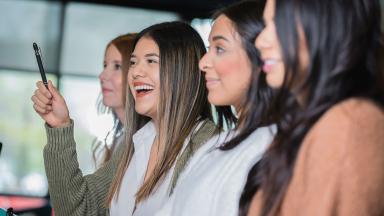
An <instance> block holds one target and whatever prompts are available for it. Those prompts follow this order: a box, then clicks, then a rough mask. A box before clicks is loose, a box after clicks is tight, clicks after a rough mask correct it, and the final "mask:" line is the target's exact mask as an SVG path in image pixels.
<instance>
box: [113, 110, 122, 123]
mask: <svg viewBox="0 0 384 216" xmlns="http://www.w3.org/2000/svg"><path fill="white" fill-rule="evenodd" d="M113 111H114V112H115V113H116V115H117V118H119V120H120V122H121V123H123V124H124V123H125V122H124V121H125V113H124V111H125V110H124V108H116V109H114V110H113Z"/></svg>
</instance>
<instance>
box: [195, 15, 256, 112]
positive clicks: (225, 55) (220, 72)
mask: <svg viewBox="0 0 384 216" xmlns="http://www.w3.org/2000/svg"><path fill="white" fill-rule="evenodd" d="M209 43H210V45H209V49H208V52H207V53H206V54H205V55H204V56H203V57H202V59H201V60H200V62H199V67H200V69H201V70H202V71H203V72H204V75H205V80H206V87H207V89H208V100H209V102H210V103H212V104H214V105H220V106H224V105H233V106H235V107H237V106H238V105H239V104H240V103H241V101H242V100H243V99H244V98H245V95H246V91H247V89H248V88H249V84H250V77H251V73H252V69H251V63H250V62H249V59H248V56H247V54H246V52H245V50H244V48H243V46H242V43H241V40H240V36H239V35H238V34H237V32H236V31H235V29H234V27H233V23H232V21H231V20H230V19H229V18H227V17H226V16H224V15H220V16H219V17H218V18H217V19H216V20H215V22H214V24H213V26H212V30H211V32H210V35H209Z"/></svg>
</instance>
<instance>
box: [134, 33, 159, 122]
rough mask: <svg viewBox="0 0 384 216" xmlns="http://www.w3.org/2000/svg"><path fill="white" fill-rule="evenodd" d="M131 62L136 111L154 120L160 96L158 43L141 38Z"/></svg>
mask: <svg viewBox="0 0 384 216" xmlns="http://www.w3.org/2000/svg"><path fill="white" fill-rule="evenodd" d="M130 62H131V63H130V67H129V72H128V84H129V87H130V91H131V93H132V95H133V97H134V99H135V109H136V111H137V112H138V113H139V114H141V115H145V116H148V117H150V118H152V119H154V118H156V117H157V106H158V101H159V96H160V64H159V62H160V57H159V48H158V46H157V44H156V42H155V41H154V40H152V39H151V38H148V37H142V38H140V39H139V41H138V42H137V44H136V46H135V49H134V51H133V53H132V55H131V59H130Z"/></svg>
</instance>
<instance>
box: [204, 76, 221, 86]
mask: <svg viewBox="0 0 384 216" xmlns="http://www.w3.org/2000/svg"><path fill="white" fill-rule="evenodd" d="M205 80H206V86H207V88H208V89H210V88H213V87H214V86H215V85H217V84H219V82H220V79H217V78H213V77H205Z"/></svg>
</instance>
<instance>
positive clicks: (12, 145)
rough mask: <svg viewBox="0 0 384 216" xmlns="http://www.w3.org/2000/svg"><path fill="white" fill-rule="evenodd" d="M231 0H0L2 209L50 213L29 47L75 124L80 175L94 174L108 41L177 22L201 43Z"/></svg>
mask: <svg viewBox="0 0 384 216" xmlns="http://www.w3.org/2000/svg"><path fill="white" fill-rule="evenodd" d="M234 1H235V0H184V1H178V0H109V1H107V0H104V1H102V0H100V1H96V0H94V1H90V0H88V1H85V0H83V1H70V0H0V27H1V28H0V87H1V91H0V142H2V143H3V150H2V152H1V156H0V208H8V207H10V206H12V207H14V208H15V209H16V211H17V212H18V213H19V214H21V215H50V214H51V209H50V205H49V196H48V185H47V180H46V177H45V172H44V164H43V155H42V152H43V147H44V145H45V143H46V137H45V129H44V122H43V121H42V120H41V119H40V117H39V116H38V115H37V114H36V113H35V112H34V110H33V108H32V102H31V100H30V97H31V96H32V94H33V91H34V90H35V83H36V81H37V80H40V74H39V71H38V66H37V64H36V59H35V55H34V52H33V49H32V43H33V42H36V43H38V45H39V46H40V47H41V50H42V57H43V63H44V66H45V70H46V72H47V75H48V79H50V80H52V81H53V82H54V84H55V85H56V86H58V88H59V90H60V92H61V93H62V95H63V96H64V97H65V99H66V101H67V104H68V106H69V110H70V115H71V117H72V118H73V119H74V121H75V125H76V126H75V139H76V141H77V153H78V159H79V163H80V167H81V169H82V171H83V173H84V174H88V173H91V172H93V171H94V170H95V166H94V163H93V160H92V154H91V152H92V151H91V149H92V143H93V140H94V139H95V138H100V139H102V138H103V137H105V135H106V133H107V132H108V131H109V130H110V129H111V126H112V121H111V118H110V117H109V116H100V115H98V114H97V112H96V100H97V97H98V96H99V93H100V87H99V81H98V77H97V76H98V75H99V73H100V72H101V70H102V62H103V56H104V49H105V46H106V45H107V43H108V42H109V41H110V40H111V39H113V38H115V37H116V36H118V35H120V34H125V33H128V32H138V31H140V30H142V29H143V28H145V27H147V26H149V25H152V24H154V23H158V22H163V21H173V20H183V21H186V22H189V23H191V25H192V26H193V27H194V28H195V29H196V30H197V31H198V32H199V33H200V34H201V36H202V37H203V39H204V40H205V42H206V41H207V37H208V34H209V31H210V27H211V20H210V19H209V17H210V16H211V15H212V12H213V11H214V10H215V9H217V8H220V7H222V6H225V5H228V4H230V3H231V2H234Z"/></svg>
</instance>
